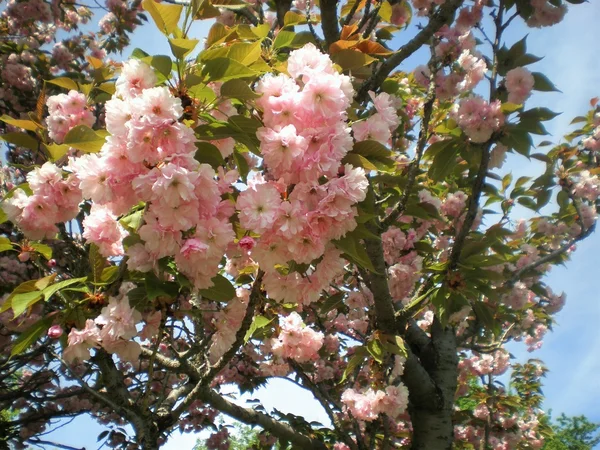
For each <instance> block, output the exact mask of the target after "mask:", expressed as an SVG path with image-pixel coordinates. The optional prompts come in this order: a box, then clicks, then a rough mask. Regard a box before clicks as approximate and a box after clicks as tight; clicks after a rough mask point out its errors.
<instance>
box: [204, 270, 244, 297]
mask: <svg viewBox="0 0 600 450" xmlns="http://www.w3.org/2000/svg"><path fill="white" fill-rule="evenodd" d="M212 282H213V286H212V287H210V288H207V289H200V291H199V293H200V295H201V296H202V297H206V298H207V299H209V300H214V301H216V302H228V301H229V300H231V299H232V298H234V297H235V288H234V287H233V285H232V284H231V282H230V281H229V280H228V279H227V278H225V277H224V276H223V275H220V274H217V275H216V276H215V277H214V278H213V279H212Z"/></svg>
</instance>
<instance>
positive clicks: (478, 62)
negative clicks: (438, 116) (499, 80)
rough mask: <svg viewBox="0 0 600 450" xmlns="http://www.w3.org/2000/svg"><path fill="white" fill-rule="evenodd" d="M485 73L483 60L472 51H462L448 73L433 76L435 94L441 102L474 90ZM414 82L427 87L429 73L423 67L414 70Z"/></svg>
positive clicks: (441, 72)
mask: <svg viewBox="0 0 600 450" xmlns="http://www.w3.org/2000/svg"><path fill="white" fill-rule="evenodd" d="M486 72H487V64H486V63H485V60H484V59H483V58H482V57H481V56H480V55H479V54H477V52H475V51H474V50H468V49H466V50H463V51H462V53H460V55H459V56H458V58H457V59H456V64H455V65H454V66H453V67H451V71H450V72H449V73H445V72H444V71H443V70H440V71H438V72H437V74H436V75H435V85H436V88H435V92H436V96H437V97H438V98H440V99H441V100H449V99H452V98H453V97H455V96H457V95H459V94H461V93H465V92H469V91H471V90H472V89H474V88H475V87H476V86H477V85H478V84H479V83H480V82H481V81H482V80H483V78H484V76H485V73H486ZM414 74H415V79H416V81H417V82H418V83H419V84H421V85H422V86H429V83H430V77H431V71H430V70H429V67H427V66H425V65H420V66H417V67H416V68H415V70H414Z"/></svg>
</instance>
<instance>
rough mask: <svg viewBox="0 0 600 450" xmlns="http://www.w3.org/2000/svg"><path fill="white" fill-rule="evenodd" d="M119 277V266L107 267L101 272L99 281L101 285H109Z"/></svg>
mask: <svg viewBox="0 0 600 450" xmlns="http://www.w3.org/2000/svg"><path fill="white" fill-rule="evenodd" d="M118 275H119V266H108V267H105V268H104V269H103V270H102V275H100V281H101V282H102V283H106V284H110V283H112V282H113V281H115V280H116V279H117V276H118Z"/></svg>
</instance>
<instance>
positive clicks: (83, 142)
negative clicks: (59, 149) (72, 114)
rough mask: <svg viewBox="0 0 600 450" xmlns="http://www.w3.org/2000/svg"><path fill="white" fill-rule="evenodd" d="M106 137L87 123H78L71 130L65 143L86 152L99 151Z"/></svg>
mask: <svg viewBox="0 0 600 450" xmlns="http://www.w3.org/2000/svg"><path fill="white" fill-rule="evenodd" d="M104 141H105V138H104V137H103V136H100V135H98V134H97V133H96V132H95V131H94V130H92V129H91V128H90V127H88V126H86V125H77V126H76V127H75V128H72V129H71V130H69V132H68V133H67V135H66V136H65V140H64V143H65V144H67V145H69V146H70V147H73V148H76V149H77V150H81V151H82V152H84V153H97V152H99V151H100V149H101V148H102V146H103V145H104Z"/></svg>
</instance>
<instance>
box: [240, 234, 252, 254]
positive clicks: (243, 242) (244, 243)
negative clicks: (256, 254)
mask: <svg viewBox="0 0 600 450" xmlns="http://www.w3.org/2000/svg"><path fill="white" fill-rule="evenodd" d="M255 244H256V241H255V240H254V239H253V238H251V237H250V236H245V237H243V238H241V239H240V242H239V244H238V245H239V246H240V247H241V248H243V249H244V250H246V251H247V252H249V251H250V250H252V249H253V248H254V245H255Z"/></svg>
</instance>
